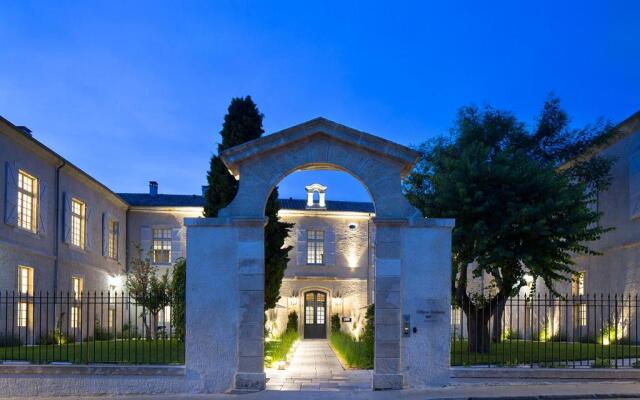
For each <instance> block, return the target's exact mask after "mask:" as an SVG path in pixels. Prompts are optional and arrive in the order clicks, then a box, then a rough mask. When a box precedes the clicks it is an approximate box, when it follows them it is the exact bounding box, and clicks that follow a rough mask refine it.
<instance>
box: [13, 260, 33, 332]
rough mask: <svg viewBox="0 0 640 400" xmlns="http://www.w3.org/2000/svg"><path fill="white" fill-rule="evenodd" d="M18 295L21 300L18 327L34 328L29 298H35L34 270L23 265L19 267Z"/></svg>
mask: <svg viewBox="0 0 640 400" xmlns="http://www.w3.org/2000/svg"><path fill="white" fill-rule="evenodd" d="M18 294H19V296H20V298H21V301H18V304H17V309H16V311H17V313H18V326H19V327H21V328H26V327H28V326H32V321H33V305H32V304H31V303H30V302H29V298H28V296H33V268H31V267H24V266H22V265H21V266H19V267H18ZM25 297H26V298H25Z"/></svg>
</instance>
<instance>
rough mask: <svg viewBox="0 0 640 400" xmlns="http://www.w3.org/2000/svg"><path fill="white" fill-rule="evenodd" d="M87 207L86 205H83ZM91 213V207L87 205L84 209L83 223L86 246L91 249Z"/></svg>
mask: <svg viewBox="0 0 640 400" xmlns="http://www.w3.org/2000/svg"><path fill="white" fill-rule="evenodd" d="M85 207H87V206H85ZM92 214H93V210H92V209H91V207H87V209H86V215H85V223H84V228H85V234H86V239H87V242H86V246H85V247H86V248H87V249H89V250H91V249H93V229H91V228H92V224H91V217H92Z"/></svg>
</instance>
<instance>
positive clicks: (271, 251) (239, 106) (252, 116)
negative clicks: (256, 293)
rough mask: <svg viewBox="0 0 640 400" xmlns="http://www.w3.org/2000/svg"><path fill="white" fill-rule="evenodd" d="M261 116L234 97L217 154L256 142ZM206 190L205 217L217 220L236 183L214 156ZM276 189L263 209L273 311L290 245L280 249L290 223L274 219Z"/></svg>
mask: <svg viewBox="0 0 640 400" xmlns="http://www.w3.org/2000/svg"><path fill="white" fill-rule="evenodd" d="M263 117H264V116H263V114H262V113H261V112H260V110H258V107H257V106H256V104H255V103H254V102H253V100H252V99H251V96H247V97H244V98H243V97H235V98H233V99H232V100H231V104H230V105H229V108H228V110H227V114H226V115H225V117H224V123H223V125H222V131H220V135H221V136H222V143H220V144H219V145H218V154H220V152H222V151H224V150H226V149H228V148H230V147H233V146H237V145H240V144H242V143H245V142H248V141H250V140H253V139H257V138H259V137H260V136H262V134H263V133H264V129H262V119H263ZM207 182H208V184H209V188H208V189H207V192H206V193H205V206H204V216H205V217H217V216H218V212H219V211H220V209H222V208H224V207H226V206H227V205H228V204H229V203H231V201H232V200H233V198H234V197H235V196H236V194H237V192H238V181H236V179H235V178H234V177H233V176H232V175H231V174H230V173H229V171H228V170H227V167H226V166H225V165H224V163H223V162H222V160H221V159H220V157H219V156H218V155H213V156H212V157H211V163H210V167H209V172H208V173H207ZM279 209H280V205H279V202H278V188H277V187H275V188H274V190H273V191H272V192H271V195H270V196H269V199H268V201H267V205H266V208H265V215H266V216H267V217H268V222H267V225H266V226H265V232H264V253H265V254H264V260H265V267H264V300H265V302H264V308H265V309H269V308H273V307H275V305H276V302H277V301H278V300H279V299H280V286H281V284H282V278H283V276H284V271H285V269H286V268H287V262H288V261H289V257H288V253H289V250H291V247H290V246H287V247H283V246H284V241H285V239H286V238H287V236H288V234H289V230H290V229H291V228H292V227H293V224H288V223H284V222H280V221H279V220H278V210H279Z"/></svg>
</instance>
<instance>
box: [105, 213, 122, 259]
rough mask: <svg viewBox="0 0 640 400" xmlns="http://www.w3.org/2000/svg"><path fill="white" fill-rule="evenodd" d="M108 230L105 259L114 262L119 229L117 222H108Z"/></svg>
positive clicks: (116, 253) (116, 254)
mask: <svg viewBox="0 0 640 400" xmlns="http://www.w3.org/2000/svg"><path fill="white" fill-rule="evenodd" d="M108 228H109V232H108V235H109V236H108V238H107V257H109V258H113V259H114V260H115V259H117V258H118V235H119V228H120V227H119V224H118V221H114V220H110V221H109V226H108Z"/></svg>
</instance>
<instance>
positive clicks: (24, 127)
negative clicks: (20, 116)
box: [16, 125, 33, 136]
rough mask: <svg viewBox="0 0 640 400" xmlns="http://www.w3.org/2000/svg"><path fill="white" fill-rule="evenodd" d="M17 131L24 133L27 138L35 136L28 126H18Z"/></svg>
mask: <svg viewBox="0 0 640 400" xmlns="http://www.w3.org/2000/svg"><path fill="white" fill-rule="evenodd" d="M16 129H18V130H20V131H22V133H24V134H25V135H27V136H33V135H32V134H31V129H29V128H27V127H26V126H23V125H20V126H16Z"/></svg>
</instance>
